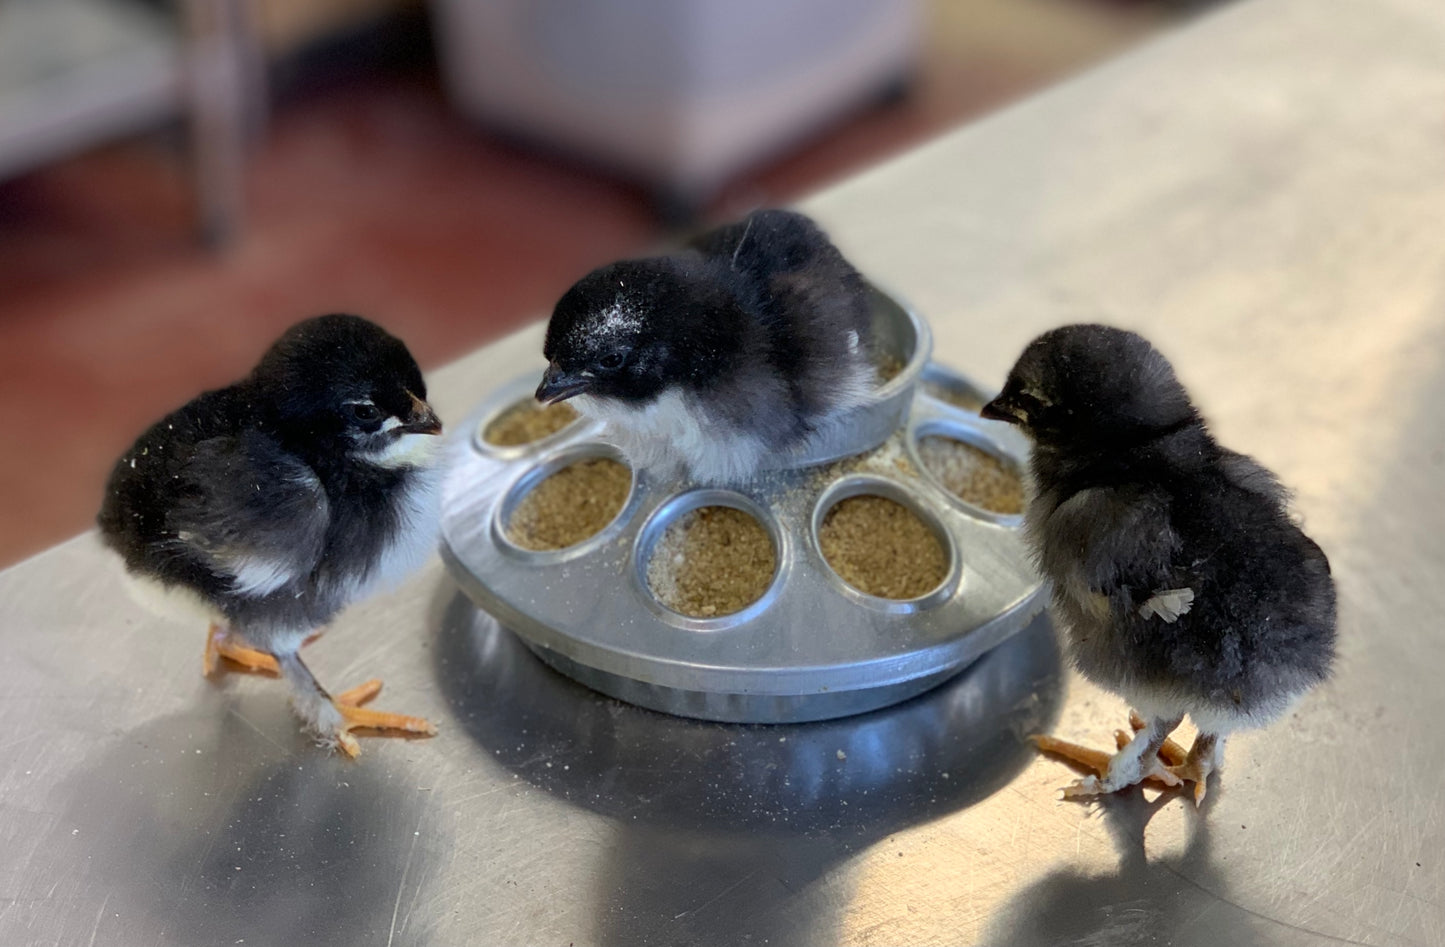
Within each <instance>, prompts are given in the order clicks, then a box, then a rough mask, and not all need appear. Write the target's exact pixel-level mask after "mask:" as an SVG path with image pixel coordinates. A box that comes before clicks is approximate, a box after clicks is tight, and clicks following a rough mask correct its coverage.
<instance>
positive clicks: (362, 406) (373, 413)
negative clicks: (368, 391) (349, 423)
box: [346, 401, 381, 424]
mask: <svg viewBox="0 0 1445 947" xmlns="http://www.w3.org/2000/svg"><path fill="white" fill-rule="evenodd" d="M346 408H347V410H348V411H350V412H351V416H352V417H353V418H355V419H356V420H357V421H360V422H361V423H362V424H370V423H371V422H373V421H378V420H380V419H381V409H380V408H378V407H377V406H376V405H374V404H371V403H370V402H366V401H362V402H358V403H355V404H349V405H347V406H346Z"/></svg>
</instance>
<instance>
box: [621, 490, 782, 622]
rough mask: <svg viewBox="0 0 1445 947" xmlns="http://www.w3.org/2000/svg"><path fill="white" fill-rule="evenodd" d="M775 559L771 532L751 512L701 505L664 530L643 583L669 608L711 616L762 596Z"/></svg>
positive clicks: (748, 603) (703, 616) (693, 616)
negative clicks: (769, 533) (645, 580)
mask: <svg viewBox="0 0 1445 947" xmlns="http://www.w3.org/2000/svg"><path fill="white" fill-rule="evenodd" d="M777 561H778V559H777V550H776V549H774V548H773V540H772V537H771V536H769V535H768V531H767V530H766V529H764V528H763V525H762V524H761V523H759V522H758V521H757V520H756V519H755V518H754V517H753V516H752V514H750V513H746V512H744V511H743V510H738V509H734V508H733V507H729V506H705V507H702V508H701V509H696V510H691V511H689V512H687V513H684V514H683V515H682V516H679V517H678V518H677V519H675V520H673V521H672V522H671V523H669V524H668V525H667V527H666V528H665V529H664V530H663V533H662V536H661V537H660V538H659V539H658V540H657V543H656V545H654V546H653V548H652V555H651V558H649V560H648V563H647V584H648V587H649V588H650V589H651V590H652V594H653V595H655V596H656V597H657V600H658V601H659V602H661V603H662V604H664V605H666V606H667V607H668V608H671V609H672V610H673V611H676V612H681V613H682V614H684V615H687V616H690V617H692V618H714V617H718V616H722V615H730V614H732V613H733V612H737V611H741V610H742V609H744V608H747V607H748V606H749V605H751V604H752V603H753V602H756V601H757V600H758V599H759V598H761V597H762V595H763V593H764V592H766V591H767V590H768V586H769V585H770V584H771V583H772V580H773V571H774V569H776V567H777Z"/></svg>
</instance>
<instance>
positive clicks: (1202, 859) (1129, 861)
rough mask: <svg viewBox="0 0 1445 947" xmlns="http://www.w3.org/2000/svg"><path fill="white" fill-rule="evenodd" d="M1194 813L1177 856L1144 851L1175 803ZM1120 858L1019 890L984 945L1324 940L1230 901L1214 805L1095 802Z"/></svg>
mask: <svg viewBox="0 0 1445 947" xmlns="http://www.w3.org/2000/svg"><path fill="white" fill-rule="evenodd" d="M1171 802H1172V803H1174V804H1175V805H1180V804H1183V805H1186V806H1189V811H1188V819H1189V821H1188V826H1189V827H1188V830H1187V831H1188V841H1187V844H1186V845H1185V848H1184V850H1183V851H1182V852H1180V853H1179V854H1178V855H1173V856H1166V857H1162V858H1161V857H1150V856H1149V855H1148V854H1147V853H1146V851H1145V841H1144V840H1145V828H1146V827H1147V825H1148V823H1149V820H1150V819H1151V818H1153V817H1154V815H1155V814H1156V813H1157V812H1158V811H1159V810H1160V809H1162V808H1164V807H1165V806H1167V805H1169V804H1170V803H1171ZM1093 805H1094V806H1095V807H1096V809H1097V812H1098V814H1099V816H1100V818H1102V820H1103V824H1104V826H1105V828H1106V829H1107V830H1108V831H1109V834H1110V835H1111V836H1112V837H1113V840H1114V844H1115V846H1116V847H1117V848H1118V851H1119V869H1118V871H1117V872H1114V873H1108V874H1098V873H1094V874H1089V873H1084V872H1079V871H1075V870H1071V869H1065V870H1062V871H1057V872H1054V873H1052V874H1049V875H1047V876H1045V877H1044V878H1043V879H1042V880H1040V881H1039V882H1037V883H1035V884H1033V885H1030V886H1029V887H1027V888H1025V889H1023V890H1022V891H1020V892H1019V893H1018V894H1017V895H1016V896H1015V897H1014V898H1013V899H1012V900H1011V901H1010V902H1009V903H1008V904H1007V905H1005V906H1004V907H1003V909H1002V910H1000V911H999V912H998V913H997V915H996V916H995V917H994V920H993V924H992V925H991V927H990V929H989V933H988V935H987V937H986V938H985V939H984V941H983V942H984V943H988V944H1000V945H1007V947H1136V945H1140V947H1142V945H1148V944H1171V945H1173V947H1218V945H1220V944H1260V943H1269V944H1278V945H1300V947H1303V945H1306V944H1316V943H1318V942H1319V938H1320V936H1321V935H1318V934H1315V933H1314V932H1311V931H1306V930H1301V929H1297V928H1292V927H1290V926H1289V925H1285V924H1280V923H1277V922H1274V921H1271V920H1269V919H1268V918H1264V917H1261V916H1259V915H1256V914H1254V913H1252V912H1250V911H1248V910H1246V909H1244V908H1242V907H1240V906H1239V905H1237V904H1234V903H1233V902H1231V901H1230V900H1228V885H1229V883H1228V881H1227V880H1226V879H1225V877H1224V875H1223V873H1222V872H1221V871H1220V869H1219V867H1218V865H1217V863H1216V861H1215V859H1214V858H1213V857H1212V855H1211V852H1210V833H1211V829H1210V821H1209V808H1210V804H1209V801H1208V800H1206V801H1205V805H1204V807H1203V809H1202V810H1199V811H1195V810H1194V808H1193V805H1192V804H1191V803H1189V802H1187V801H1181V800H1180V799H1179V796H1178V795H1177V794H1173V793H1170V794H1165V795H1161V796H1159V797H1158V798H1156V799H1154V800H1153V801H1152V802H1146V801H1145V799H1144V794H1143V792H1142V790H1140V789H1138V788H1135V789H1132V790H1127V791H1125V792H1122V793H1118V794H1116V795H1113V796H1109V797H1106V798H1104V799H1102V800H1100V801H1098V802H1096V803H1093Z"/></svg>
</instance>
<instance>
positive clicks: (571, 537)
mask: <svg viewBox="0 0 1445 947" xmlns="http://www.w3.org/2000/svg"><path fill="white" fill-rule="evenodd" d="M631 487H632V471H630V470H628V469H627V466H626V465H625V464H619V463H618V462H617V461H615V460H612V459H610V458H607V457H596V458H592V459H590V460H579V461H576V462H575V463H572V464H569V465H567V466H566V467H563V468H562V469H561V470H559V471H557V472H556V473H554V474H552V475H550V476H548V477H547V478H546V479H545V480H543V481H542V482H541V483H539V484H537V485H536V486H534V487H532V489H531V490H528V491H527V494H526V495H525V496H523V497H522V499H521V500H520V501H518V503H517V505H516V508H515V509H513V511H512V515H511V516H510V517H509V518H508V520H507V538H508V539H510V540H511V541H512V542H514V543H516V544H517V545H518V546H520V547H522V548H523V549H529V550H531V551H533V552H543V551H549V550H554V549H566V548H567V547H568V546H575V545H577V544H578V543H580V542H582V541H583V540H584V539H587V538H588V537H589V536H594V535H596V534H597V533H599V532H601V531H602V529H603V528H604V527H606V526H607V524H608V523H610V522H612V520H613V519H614V518H615V517H616V516H617V514H618V513H620V512H621V511H622V505H623V504H624V503H626V502H627V492H628V490H630V489H631Z"/></svg>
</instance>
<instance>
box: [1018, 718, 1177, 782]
mask: <svg viewBox="0 0 1445 947" xmlns="http://www.w3.org/2000/svg"><path fill="white" fill-rule="evenodd" d="M1140 729H1142V728H1140ZM1142 737H1143V740H1144V741H1145V742H1143V743H1141V744H1140V745H1139V746H1133V745H1132V744H1133V743H1134V742H1135V741H1136V740H1137V739H1139V736H1136V735H1130V734H1128V733H1125V732H1124V731H1122V730H1121V731H1117V732H1116V733H1115V740H1116V743H1117V744H1118V751H1117V752H1116V753H1114V754H1113V755H1110V754H1108V753H1106V752H1104V751H1103V750H1095V749H1093V748H1092V747H1087V746H1081V745H1080V744H1077V743H1070V742H1069V741H1067V740H1060V739H1058V738H1057V737H1051V736H1047V735H1044V734H1037V735H1035V736H1032V737H1030V738H1029V739H1030V740H1031V741H1032V742H1033V744H1034V746H1035V747H1037V748H1038V749H1039V751H1040V752H1043V753H1048V754H1050V755H1053V756H1057V757H1061V758H1062V759H1064V760H1065V761H1067V762H1070V763H1075V764H1077V765H1080V766H1083V767H1085V768H1087V769H1089V770H1092V771H1093V772H1092V773H1091V774H1090V775H1087V776H1084V777H1083V778H1081V779H1077V780H1075V781H1074V782H1072V783H1070V784H1069V785H1067V786H1065V787H1064V790H1063V793H1064V798H1065V799H1080V798H1087V797H1090V796H1098V795H1104V794H1106V793H1111V792H1118V791H1119V790H1121V789H1127V788H1128V787H1130V786H1134V785H1137V784H1139V783H1142V782H1150V783H1153V784H1155V785H1156V786H1162V787H1165V788H1170V787H1174V786H1178V785H1180V777H1179V776H1177V775H1175V774H1174V773H1173V772H1172V771H1171V770H1170V768H1169V765H1168V764H1169V763H1170V762H1177V760H1175V759H1172V758H1171V757H1173V755H1174V753H1175V751H1178V760H1182V759H1183V756H1184V754H1183V752H1182V750H1179V747H1178V744H1175V743H1173V741H1171V740H1168V739H1167V738H1165V737H1163V736H1161V735H1159V734H1157V733H1156V734H1142ZM1150 743H1153V744H1154V745H1155V746H1157V749H1155V750H1153V751H1151V750H1150V749H1149V744H1150Z"/></svg>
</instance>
